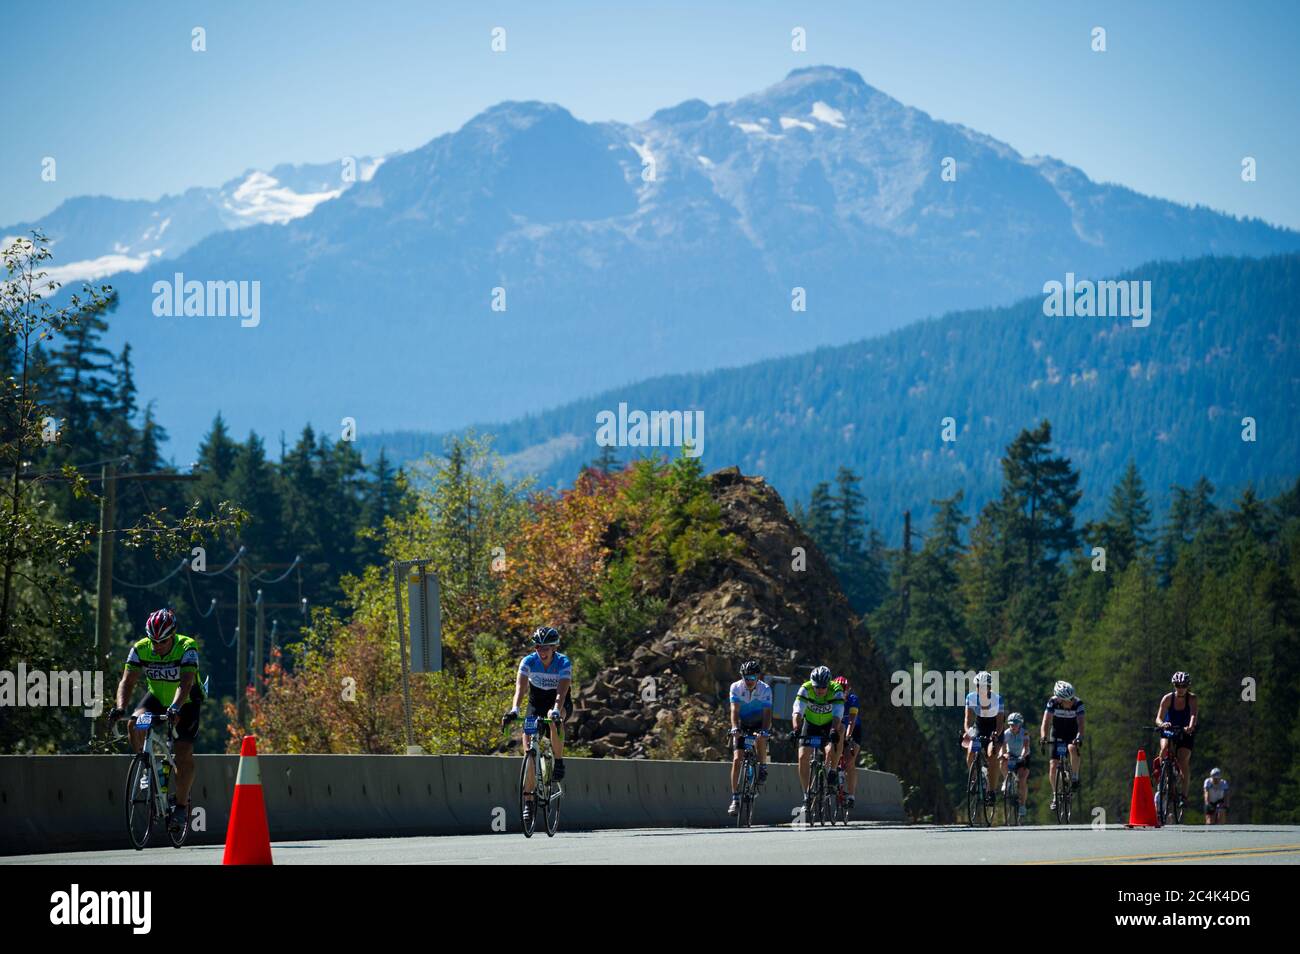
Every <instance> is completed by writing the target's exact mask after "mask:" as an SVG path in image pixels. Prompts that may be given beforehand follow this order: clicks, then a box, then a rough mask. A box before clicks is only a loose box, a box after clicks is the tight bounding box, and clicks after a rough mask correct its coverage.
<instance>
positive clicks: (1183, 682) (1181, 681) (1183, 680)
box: [1169, 669, 1192, 686]
mask: <svg viewBox="0 0 1300 954" xmlns="http://www.w3.org/2000/svg"><path fill="white" fill-rule="evenodd" d="M1169 681H1170V682H1172V683H1173V684H1174V685H1175V686H1190V685H1191V684H1192V677H1191V676H1189V675H1187V673H1185V672H1183V671H1182V670H1181V669H1180V670H1178V672H1176V673H1174V674H1173V675H1172V676H1170V677H1169Z"/></svg>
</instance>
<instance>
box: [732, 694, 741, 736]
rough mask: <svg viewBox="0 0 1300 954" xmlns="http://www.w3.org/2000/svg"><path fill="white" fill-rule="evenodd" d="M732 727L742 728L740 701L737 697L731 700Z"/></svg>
mask: <svg viewBox="0 0 1300 954" xmlns="http://www.w3.org/2000/svg"><path fill="white" fill-rule="evenodd" d="M731 727H732V728H733V729H739V728H740V703H739V702H737V701H736V700H735V699H732V700H731Z"/></svg>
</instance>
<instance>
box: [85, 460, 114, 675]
mask: <svg viewBox="0 0 1300 954" xmlns="http://www.w3.org/2000/svg"><path fill="white" fill-rule="evenodd" d="M100 480H102V481H103V485H104V493H103V496H101V497H100V498H99V583H98V586H97V587H96V593H95V664H94V666H92V667H91V668H92V669H93V670H95V671H96V672H98V671H99V670H101V669H104V668H106V666H107V664H108V651H109V644H110V643H111V642H112V638H113V633H112V629H113V528H114V524H115V523H116V522H117V465H116V464H112V463H109V464H105V465H104V466H103V467H102V468H101V470H100Z"/></svg>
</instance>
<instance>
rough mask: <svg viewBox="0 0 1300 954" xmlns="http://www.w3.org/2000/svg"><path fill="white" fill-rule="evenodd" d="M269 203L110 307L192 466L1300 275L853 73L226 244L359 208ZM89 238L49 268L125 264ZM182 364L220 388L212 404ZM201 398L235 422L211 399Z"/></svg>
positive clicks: (468, 146) (544, 131) (123, 282)
mask: <svg viewBox="0 0 1300 954" xmlns="http://www.w3.org/2000/svg"><path fill="white" fill-rule="evenodd" d="M1070 146H1071V144H1070V143H1068V142H1064V143H1061V145H1060V150H1061V152H1062V153H1063V154H1066V155H1068V154H1069V152H1070ZM945 170H948V171H950V172H951V171H952V170H955V178H954V177H953V176H952V175H951V174H949V175H945ZM329 175H330V176H333V175H334V172H332V171H331V172H330V173H329ZM269 177H271V178H274V179H276V180H277V181H278V182H279V185H280V187H281V188H284V189H287V190H289V191H290V192H291V193H292V194H293V196H292V197H291V196H285V195H281V196H279V197H278V198H272V197H271V196H272V193H274V192H275V187H270V186H268V185H267V184H265V183H262V182H261V180H257V179H253V181H251V182H250V177H248V176H246V177H244V178H242V179H241V180H239V182H238V183H236V184H234V185H233V186H231V187H228V188H227V189H226V190H225V191H223V192H222V196H223V197H224V198H216V197H214V198H210V199H204V200H203V201H202V202H199V203H196V204H197V205H198V206H199V207H200V209H201V213H196V218H197V219H203V221H206V222H208V223H213V224H208V225H206V226H205V227H206V228H207V230H208V232H209V233H210V234H208V236H207V238H205V239H203V240H202V241H200V242H199V243H198V244H196V245H194V246H193V247H192V248H189V249H188V250H187V251H185V252H183V253H182V254H180V255H179V256H177V257H175V258H174V259H173V260H170V261H166V262H161V261H157V260H156V258H148V259H146V264H145V265H144V267H143V268H141V269H140V270H139V271H137V272H134V273H123V274H119V275H117V276H115V277H114V278H112V282H113V284H115V285H116V286H117V287H118V288H119V291H120V294H121V306H120V307H119V309H118V312H117V314H116V315H115V316H114V318H113V327H114V333H115V334H116V335H119V336H121V337H124V338H129V339H130V340H131V341H132V343H133V345H134V346H135V354H136V357H137V360H138V362H139V364H140V366H145V365H146V364H147V365H148V366H149V367H150V368H151V374H150V378H149V380H147V381H142V382H141V391H142V395H141V396H142V397H144V398H158V400H159V404H158V408H157V410H158V414H159V416H160V419H161V420H163V421H165V422H166V423H167V426H168V427H169V429H170V430H171V433H172V435H173V438H174V439H175V441H176V446H177V449H178V451H179V452H180V453H182V454H185V453H188V450H187V449H188V448H192V447H193V446H194V443H195V442H196V441H197V438H198V437H199V436H200V435H201V433H202V431H203V429H204V428H205V427H206V426H207V424H208V421H209V419H210V417H211V415H212V413H213V411H214V410H215V409H216V408H218V407H219V408H221V409H222V410H223V412H224V413H225V414H226V417H227V419H228V420H229V421H230V422H231V424H232V426H233V429H234V430H235V432H236V433H240V432H243V431H246V430H248V429H250V428H255V429H257V430H258V431H260V432H262V433H269V434H275V433H278V432H279V431H280V430H281V429H284V430H286V431H290V432H292V431H294V430H296V429H297V428H299V427H301V425H302V424H303V422H305V421H308V420H310V421H315V422H317V423H318V424H325V425H328V426H330V427H332V426H334V422H336V421H338V420H339V419H340V418H341V417H343V416H351V417H355V418H356V420H357V424H358V427H359V428H360V429H361V430H362V431H363V432H369V433H373V432H375V431H379V430H392V429H412V430H446V429H451V428H455V427H459V426H462V425H465V424H467V423H470V422H473V421H484V420H508V419H510V418H513V417H516V416H519V415H521V414H527V413H531V412H535V411H537V410H539V409H542V408H546V407H550V406H555V405H558V404H561V403H563V402H565V401H569V400H572V399H574V398H577V397H581V396H584V395H590V394H594V393H598V392H600V391H602V390H605V389H608V388H611V387H615V386H617V385H622V384H624V383H626V382H629V381H633V380H640V379H644V378H647V377H650V376H653V375H657V374H665V373H672V372H693V371H703V370H707V369H712V368H717V367H720V366H735V365H738V364H742V363H745V362H750V361H754V360H757V359H761V358H767V357H774V356H779V355H789V354H794V353H799V352H806V351H808V350H810V349H812V348H815V347H818V346H821V345H832V344H841V343H844V342H848V341H853V340H857V339H861V338H864V337H866V336H868V335H871V334H874V333H877V332H881V331H885V330H888V329H891V328H896V327H899V326H901V325H903V324H905V323H908V322H910V321H913V320H916V319H918V318H922V317H924V316H927V315H935V314H940V313H943V312H947V311H950V310H954V309H959V308H966V307H982V306H989V305H998V304H1004V303H1008V302H1011V301H1014V300H1017V299H1019V298H1022V297H1023V296H1025V295H1030V294H1035V293H1041V290H1042V288H1043V284H1044V282H1045V281H1049V280H1057V281H1060V280H1062V279H1063V278H1064V276H1065V274H1066V273H1067V272H1073V273H1075V274H1077V275H1079V276H1094V277H1104V276H1109V275H1114V274H1117V273H1119V272H1122V271H1124V270H1125V269H1129V268H1133V267H1134V266H1137V265H1140V264H1142V263H1143V262H1147V261H1151V260H1153V259H1178V258H1183V257H1194V256H1199V255H1205V254H1207V253H1222V254H1238V255H1264V254H1272V253H1277V252H1285V251H1293V250H1297V249H1300V234H1297V233H1295V232H1292V231H1288V230H1285V229H1279V228H1274V227H1272V226H1269V225H1267V224H1265V223H1263V222H1259V221H1255V220H1241V219H1237V218H1234V217H1232V216H1229V215H1224V214H1221V213H1217V212H1214V211H1212V210H1210V209H1206V208H1200V207H1197V208H1191V207H1188V206H1183V205H1178V204H1175V203H1172V202H1167V201H1163V200H1160V199H1154V198H1150V197H1147V196H1143V195H1140V194H1138V193H1135V192H1133V191H1131V190H1129V189H1126V188H1124V187H1122V186H1117V185H1110V184H1099V183H1095V182H1093V181H1091V180H1090V179H1089V178H1088V177H1087V176H1086V174H1085V173H1083V172H1082V171H1080V170H1078V169H1074V168H1072V167H1070V166H1068V165H1066V164H1065V163H1063V162H1061V161H1058V160H1056V159H1048V158H1027V157H1024V156H1021V155H1020V154H1019V153H1017V152H1016V151H1015V150H1014V149H1012V148H1011V147H1010V146H1007V145H1006V144H1004V143H1000V142H997V141H996V140H994V139H991V138H990V137H988V136H985V135H982V134H980V133H978V132H975V131H973V130H970V129H967V128H965V127H962V126H959V125H953V124H950V123H944V122H939V121H936V120H934V119H932V118H931V117H930V116H928V115H926V114H925V113H924V112H922V111H920V110H917V109H913V108H911V107H908V106H905V105H903V104H902V103H899V102H898V101H896V100H894V99H892V98H891V97H889V96H888V95H886V94H885V93H882V92H880V91H879V90H876V89H873V88H872V87H871V86H869V85H867V84H866V83H865V82H864V81H863V79H862V77H860V76H859V75H858V74H857V73H854V72H852V71H850V70H844V69H836V68H830V67H815V68H810V69H803V70H796V71H794V72H793V73H791V74H790V75H789V76H788V77H786V79H784V80H783V81H781V82H779V83H777V84H776V85H774V86H772V87H770V88H768V89H766V90H763V91H762V92H759V93H756V94H754V95H752V96H747V97H745V98H742V99H739V100H737V101H735V102H729V103H719V104H715V105H710V104H707V103H704V102H701V101H699V100H690V101H687V102H684V103H681V104H679V105H677V106H673V107H671V108H668V109H664V110H661V111H659V112H657V113H655V114H654V115H653V116H651V117H650V118H649V119H647V120H645V121H644V122H641V123H636V124H630V125H629V124H622V123H586V122H582V121H579V120H578V119H576V118H575V117H574V116H572V115H571V114H570V113H569V112H568V111H567V110H565V109H563V108H562V107H560V106H556V105H552V104H545V103H538V102H507V103H502V104H499V105H497V106H494V107H492V108H490V109H488V110H485V111H484V112H483V113H481V114H479V115H478V116H475V117H474V118H473V119H471V120H470V121H469V122H467V123H466V124H465V125H464V126H463V127H462V128H461V129H459V130H457V131H455V132H452V133H448V134H446V135H442V136H439V137H437V138H436V139H433V140H432V141H430V142H429V143H427V144H426V145H424V146H422V147H420V148H418V149H415V150H413V151H411V152H407V153H403V154H400V155H397V156H393V157H390V158H389V159H388V160H387V161H386V162H384V163H383V165H382V166H380V167H379V168H378V170H377V171H376V172H375V174H374V175H373V176H372V177H370V178H369V179H368V181H361V182H358V183H357V184H355V185H354V186H353V187H352V188H350V189H347V190H346V191H344V192H343V194H342V195H340V196H338V198H337V199H334V200H333V201H327V202H320V203H319V204H315V205H314V207H313V208H312V209H311V211H310V212H309V213H308V214H305V215H301V216H299V217H289V218H288V221H285V222H283V223H282V224H259V225H254V226H250V227H247V228H242V229H232V228H228V227H226V226H227V223H229V222H230V221H231V219H232V218H236V219H238V218H239V216H237V215H236V214H235V213H234V212H232V211H231V210H230V209H228V208H226V207H225V206H224V202H225V201H226V200H227V199H229V201H232V202H236V203H240V204H239V205H238V207H239V208H243V209H249V208H258V209H259V210H260V213H259V214H263V215H266V216H268V217H272V216H274V217H278V218H283V217H285V216H287V215H291V213H292V212H293V211H297V210H300V209H302V208H304V207H305V206H306V205H307V204H308V202H309V201H310V199H304V200H303V201H301V202H299V201H298V200H297V199H296V198H294V197H303V196H307V197H314V196H319V195H322V194H326V193H330V192H332V191H334V190H336V189H337V188H338V187H339V186H338V183H337V181H336V180H335V179H333V178H331V179H329V180H328V181H323V180H321V179H316V180H308V181H301V182H300V181H290V180H289V179H288V178H287V177H286V176H285V175H283V174H281V173H280V171H279V170H272V171H271V173H270V174H269ZM241 186H244V187H246V190H245V192H244V198H243V199H239V198H237V197H236V193H238V192H239V191H240V187H241ZM254 197H257V198H258V200H259V201H260V205H259V201H254ZM182 198H183V197H182ZM107 201H109V200H83V202H84V203H85V204H86V207H87V208H92V207H96V206H95V203H104V202H107ZM69 205H71V203H69ZM153 211H154V210H152V209H150V210H147V211H146V210H142V211H141V212H140V215H139V217H138V219H137V220H136V221H134V222H133V224H132V225H131V226H130V227H129V228H125V227H124V228H123V229H122V230H121V234H122V235H124V236H128V237H129V241H128V239H127V238H120V239H118V238H115V239H114V240H115V241H120V242H121V243H122V245H123V246H124V247H125V248H127V249H128V250H129V251H130V253H131V254H134V255H136V256H137V257H138V256H141V255H151V254H152V250H153V248H155V247H157V246H156V245H151V244H150V240H148V239H145V238H144V235H145V233H146V231H147V230H149V229H150V228H154V229H161V225H162V221H163V219H164V218H165V217H163V218H157V219H155V218H153V217H152V213H153ZM107 214H108V213H107V210H100V212H99V215H100V217H99V218H97V219H96V221H97V222H101V223H102V222H103V221H104V219H103V216H107ZM204 217H206V218H204ZM272 221H273V222H274V221H276V219H275V218H272ZM179 225H181V222H180V221H179V220H178V219H177V218H176V217H175V216H173V217H172V222H171V224H170V225H169V226H168V229H167V231H165V232H163V233H162V235H163V237H164V238H166V237H167V236H168V235H171V234H173V233H172V230H174V229H177V228H178V226H179ZM186 226H187V228H190V229H194V228H195V226H194V225H192V224H190V223H189V222H188V221H187V222H186ZM190 234H193V231H191V233H190ZM75 235H76V232H75V230H65V231H64V233H63V236H64V238H63V241H64V242H66V243H69V244H71V245H72V246H73V249H75V254H69V252H70V251H72V250H73V249H69V248H67V247H66V246H65V247H64V248H59V249H57V252H58V257H57V259H56V262H55V264H58V265H61V264H62V263H64V262H67V261H76V260H84V259H88V258H91V257H92V253H93V254H94V255H103V254H106V253H107V252H111V253H112V254H119V253H117V252H115V251H114V250H113V249H108V250H107V252H106V250H105V249H103V248H102V245H101V247H99V248H97V249H94V250H92V249H89V248H77V247H76V245H75V242H74V238H75ZM122 254H125V253H122ZM164 254H166V253H164ZM159 257H162V256H159ZM176 273H182V274H183V275H184V277H185V279H186V280H187V281H192V280H198V281H220V282H227V281H250V282H251V281H257V282H258V283H259V285H258V288H259V293H260V320H259V321H258V322H257V324H256V326H255V327H241V324H242V323H241V322H240V321H237V320H236V321H231V320H229V319H219V318H198V317H181V318H175V317H159V316H157V315H155V313H154V310H153V308H152V305H153V302H154V293H153V291H152V289H153V288H154V283H155V282H157V281H163V282H171V281H172V279H173V276H174V275H175V274H176ZM801 299H802V300H803V301H804V302H806V309H805V310H796V308H793V307H792V304H793V305H796V306H797V304H798V303H799V301H800V300H801ZM494 306H495V307H494ZM501 309H504V310H501ZM178 354H193V355H201V356H202V359H203V361H204V367H205V368H212V369H217V368H219V369H225V371H224V372H223V373H222V374H217V373H216V372H211V373H204V374H202V375H198V376H196V375H195V372H194V369H193V368H190V367H187V366H186V365H185V363H184V362H178V361H176V360H175V359H174V358H175V356H176V355H178ZM151 358H153V359H155V360H153V361H150V359H151ZM196 380H197V381H198V382H199V384H200V385H202V384H203V383H204V382H209V381H210V382H216V381H221V382H222V385H221V390H220V393H215V392H214V393H211V394H208V395H207V396H205V397H204V399H203V400H201V401H198V400H193V399H192V397H191V392H192V390H193V388H194V387H195V382H196ZM215 387H216V384H215V383H213V384H212V385H211V388H215ZM211 388H210V389H211ZM272 397H273V400H272V399H271V398H272Z"/></svg>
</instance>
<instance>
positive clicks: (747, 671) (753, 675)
mask: <svg viewBox="0 0 1300 954" xmlns="http://www.w3.org/2000/svg"><path fill="white" fill-rule="evenodd" d="M762 671H763V667H762V666H760V665H759V664H758V661H757V660H754V659H747V660H745V661H744V662H743V663H741V664H740V675H741V677H742V678H744V679H757V678H758V677H759V674H760V673H761V672H762Z"/></svg>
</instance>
